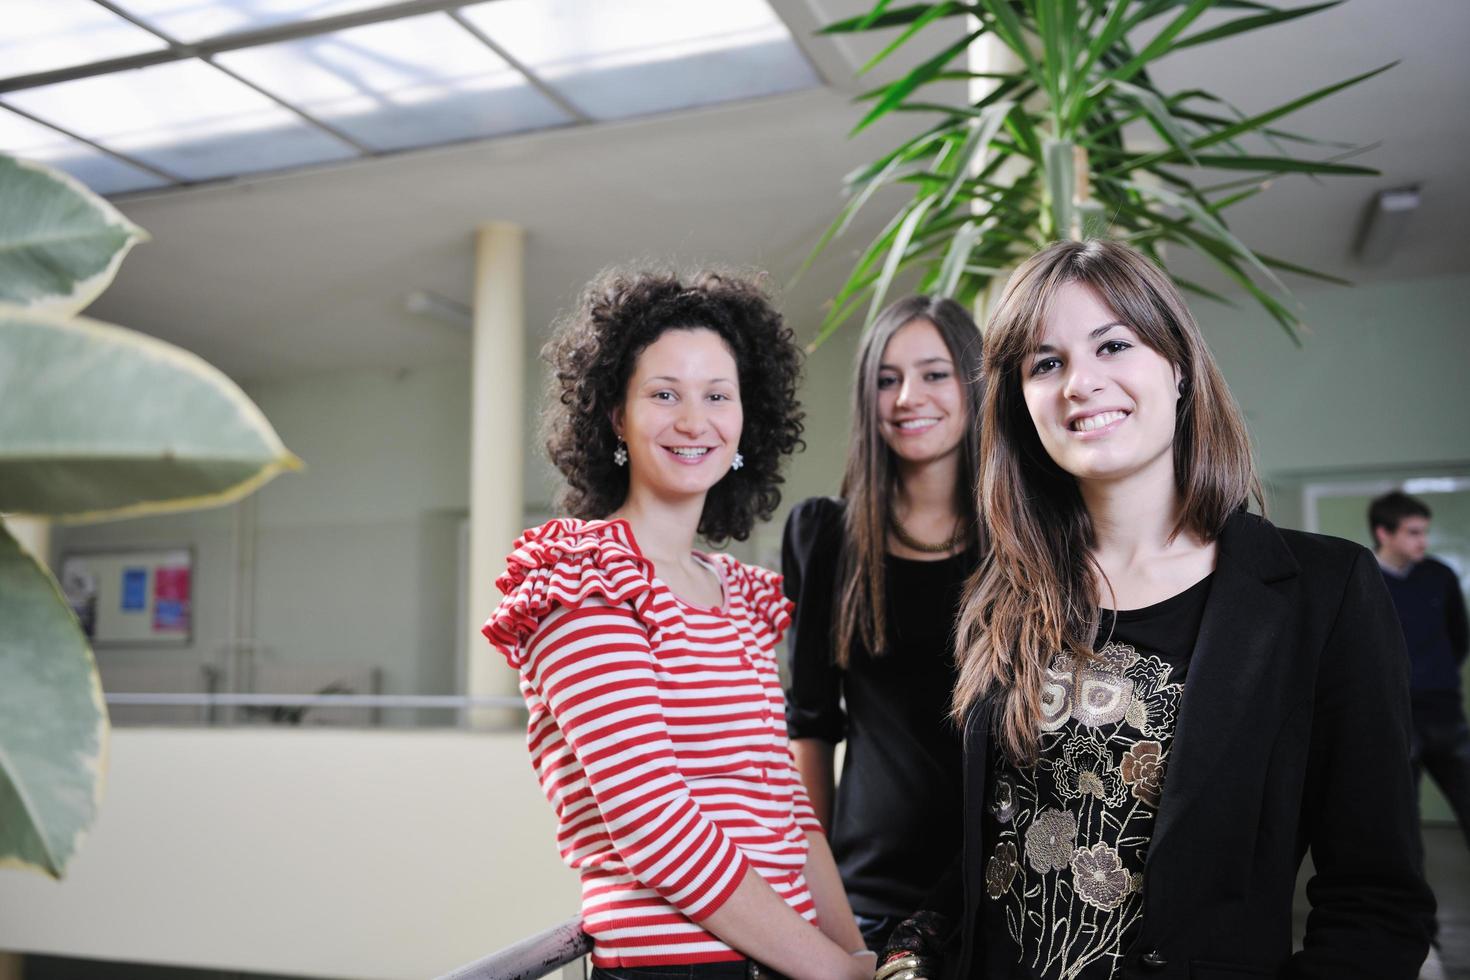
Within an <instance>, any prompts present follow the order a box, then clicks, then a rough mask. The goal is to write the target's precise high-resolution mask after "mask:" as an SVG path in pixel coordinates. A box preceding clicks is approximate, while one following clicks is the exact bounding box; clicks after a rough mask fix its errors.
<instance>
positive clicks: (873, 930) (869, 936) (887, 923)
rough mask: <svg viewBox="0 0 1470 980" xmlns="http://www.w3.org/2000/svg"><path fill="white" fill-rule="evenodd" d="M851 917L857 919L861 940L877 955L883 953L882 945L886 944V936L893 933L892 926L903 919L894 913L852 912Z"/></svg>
mask: <svg viewBox="0 0 1470 980" xmlns="http://www.w3.org/2000/svg"><path fill="white" fill-rule="evenodd" d="M852 917H853V918H854V919H856V920H857V927H858V932H861V933H862V934H863V942H864V943H866V944H867V946H868V948H869V949H871V950H872V951H873V952H875V953H877V954H878V955H879V956H882V955H883V947H884V946H887V945H888V937H889V936H890V935H892V934H893V929H894V927H895V926H897V925H898V924H899V923H900V922H902V921H903V919H902V918H900V917H899V916H896V915H864V914H863V913H861V912H854V913H853V914H852Z"/></svg>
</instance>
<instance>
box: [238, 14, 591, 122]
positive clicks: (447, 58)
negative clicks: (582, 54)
mask: <svg viewBox="0 0 1470 980" xmlns="http://www.w3.org/2000/svg"><path fill="white" fill-rule="evenodd" d="M217 60H218V62H219V64H221V65H222V66H224V67H226V68H228V69H230V70H231V71H233V72H236V73H237V74H239V75H240V76H241V77H242V78H245V79H248V80H249V81H251V82H252V83H254V84H256V85H259V86H260V87H261V88H264V89H266V90H267V91H269V92H272V93H273V94H275V95H276V96H277V97H279V98H281V99H284V100H285V101H287V102H289V103H290V104H292V105H294V106H297V107H298V108H300V109H302V110H303V111H305V112H307V113H309V114H310V115H311V116H313V117H314V118H317V119H320V120H322V121H323V122H327V123H329V124H331V125H332V126H334V127H336V128H338V129H340V130H341V131H342V132H344V133H346V134H347V135H348V136H351V137H352V138H353V139H355V140H358V141H359V142H361V143H363V144H365V145H367V146H370V147H372V148H374V149H401V148H404V147H410V146H423V145H427V144H433V143H445V142H449V141H452V140H462V139H471V138H475V137H483V136H494V135H497V134H501V133H507V132H515V131H520V130H528V129H541V128H545V127H548V126H555V125H560V124H563V123H566V122H569V121H571V120H570V117H569V116H567V115H566V113H564V112H562V110H561V109H559V108H558V107H557V106H556V104H555V103H554V102H552V101H551V100H550V99H548V98H546V96H544V95H542V94H541V93H540V92H538V91H537V90H536V89H535V88H534V87H533V86H532V85H531V84H530V83H529V82H527V81H526V79H525V76H524V75H522V74H521V73H520V72H518V71H516V70H515V69H513V68H512V67H511V66H510V65H508V64H507V63H506V62H505V60H504V59H503V58H501V57H500V56H499V55H497V54H496V53H495V52H494V51H492V50H491V49H490V48H488V47H487V46H485V45H484V44H483V43H482V42H481V41H479V40H478V39H477V38H476V37H474V35H472V34H471V33H470V32H468V31H466V30H465V29H464V28H462V27H460V26H459V25H458V24H456V23H455V22H454V21H453V20H451V19H450V18H449V17H448V16H447V15H445V14H428V15H425V16H421V17H408V18H404V19H402V20H394V21H388V22H385V23H381V24H372V25H368V26H364V27H355V28H352V29H350V30H345V31H339V32H337V33H333V34H322V35H319V36H316V37H309V38H302V39H300V40H296V41H288V42H283V43H280V44H272V45H267V46H263V47H258V48H246V49H242V50H239V51H231V52H227V53H225V54H221V55H219V56H218V58H217Z"/></svg>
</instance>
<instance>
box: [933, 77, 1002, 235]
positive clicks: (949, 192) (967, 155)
mask: <svg viewBox="0 0 1470 980" xmlns="http://www.w3.org/2000/svg"><path fill="white" fill-rule="evenodd" d="M1013 108H1015V103H1014V102H997V103H995V104H994V105H990V106H987V107H986V108H985V110H984V112H982V113H981V115H980V116H979V117H977V118H976V119H975V120H974V121H973V122H972V123H971V124H970V135H969V136H967V137H966V138H965V142H964V144H963V145H962V146H961V147H960V151H959V154H958V155H957V156H956V158H955V170H954V178H953V179H952V180H951V181H950V183H949V186H948V187H946V188H945V189H944V194H943V196H942V197H940V199H939V210H941V211H943V210H945V209H947V208H948V207H949V206H950V204H952V203H953V202H954V199H955V195H957V194H958V193H959V192H960V189H961V188H962V187H964V185H965V181H966V180H967V179H968V178H969V177H970V176H971V173H970V170H971V164H972V162H973V161H974V159H975V156H976V154H979V153H983V152H985V150H986V149H988V148H989V146H990V144H991V142H992V141H993V140H994V139H995V137H996V134H998V133H999V132H1000V127H1001V126H1002V125H1004V124H1005V121H1006V116H1008V115H1010V112H1011V110H1012V109H1013Z"/></svg>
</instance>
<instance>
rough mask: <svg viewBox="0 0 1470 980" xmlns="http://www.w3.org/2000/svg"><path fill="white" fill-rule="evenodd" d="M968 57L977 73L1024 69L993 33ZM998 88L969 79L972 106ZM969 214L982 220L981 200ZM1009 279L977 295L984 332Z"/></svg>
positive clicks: (1006, 173) (1007, 175) (1011, 166)
mask: <svg viewBox="0 0 1470 980" xmlns="http://www.w3.org/2000/svg"><path fill="white" fill-rule="evenodd" d="M965 20H966V27H967V29H968V30H970V31H974V30H976V29H977V28H978V27H979V26H980V22H979V21H978V20H977V19H976V18H975V16H974V15H973V14H971V15H967V16H966V17H965ZM965 57H966V63H967V65H968V67H969V69H970V71H972V72H977V73H979V72H1003V71H1006V72H1008V71H1017V70H1019V69H1020V68H1021V67H1022V62H1021V56H1020V55H1018V54H1016V52H1014V51H1012V50H1011V49H1010V48H1009V47H1007V46H1006V45H1005V44H1004V43H1002V42H1001V41H1000V40H998V39H997V38H996V36H995V34H994V32H992V31H986V32H985V33H984V34H981V35H980V36H979V37H978V38H976V39H975V40H974V41H972V42H971V43H970V46H969V48H968V49H966V51H965ZM999 85H1000V82H998V81H996V80H995V79H993V78H972V79H970V84H969V94H970V102H971V103H972V104H973V103H975V102H979V101H980V100H981V99H983V98H985V97H986V96H987V95H989V94H990V93H991V92H993V91H995V89H996V88H997V87H998V86H999ZM987 162H989V154H987V153H978V154H976V157H975V159H974V160H973V161H971V164H970V169H971V171H972V172H974V173H979V172H980V171H981V170H983V169H985V164H986V163H987ZM1024 166H1025V165H1024V164H1023V163H1022V162H1021V161H1020V160H1019V159H1014V158H1013V159H1011V160H1009V161H1007V162H1006V163H1005V164H1004V165H1003V166H1002V167H1001V168H1000V170H999V171H998V172H997V173H996V174H995V175H994V176H993V177H992V178H991V179H992V180H994V181H995V182H996V183H998V184H1009V183H1010V182H1012V181H1014V180H1015V179H1016V177H1017V175H1018V173H1019V172H1021V171H1022V170H1023V169H1024ZM970 210H971V211H972V212H973V213H975V214H976V215H981V216H983V215H984V213H985V205H984V204H983V203H982V202H980V201H978V200H977V201H972V202H971V204H970ZM1009 278H1010V273H1009V272H1007V273H1006V274H1004V275H998V276H995V277H994V278H992V279H991V280H990V284H989V285H988V286H986V287H985V289H983V290H981V291H980V292H979V293H977V294H976V296H975V306H974V309H972V310H971V311H970V312H971V314H972V315H973V316H974V317H975V322H976V323H977V324H979V325H980V329H981V330H982V331H983V330H984V329H985V323H986V321H987V320H988V319H989V318H990V311H991V309H993V308H994V306H995V303H996V302H997V301H998V300H999V299H1000V294H1001V291H1002V290H1003V289H1005V284H1006V280H1007V279H1009Z"/></svg>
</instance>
